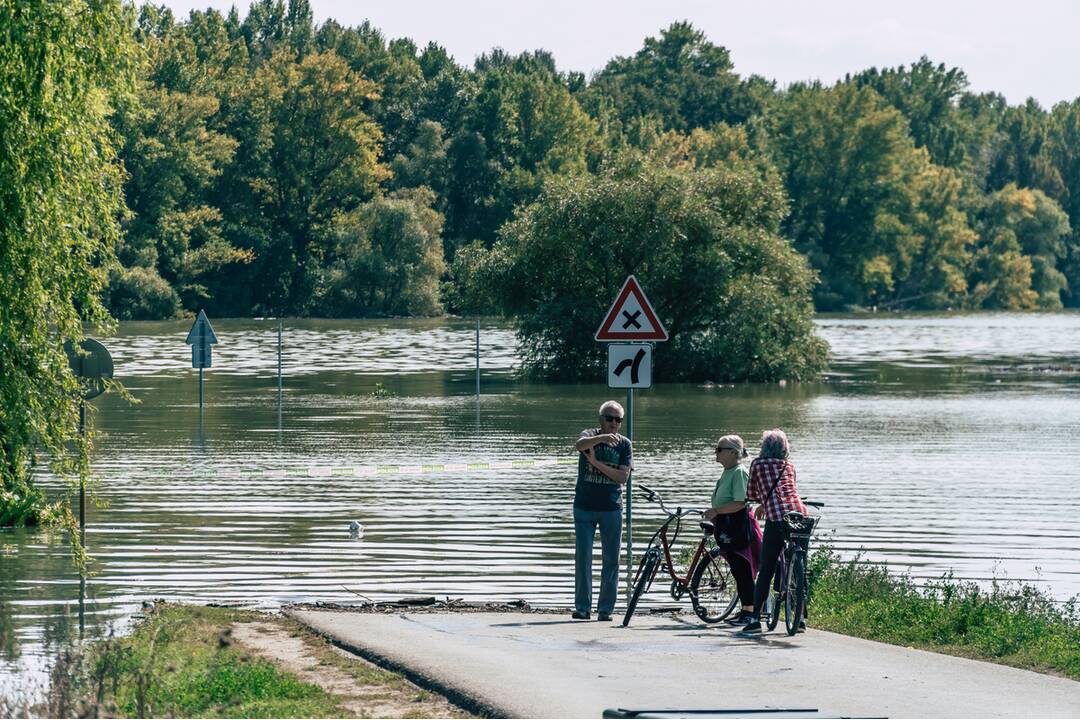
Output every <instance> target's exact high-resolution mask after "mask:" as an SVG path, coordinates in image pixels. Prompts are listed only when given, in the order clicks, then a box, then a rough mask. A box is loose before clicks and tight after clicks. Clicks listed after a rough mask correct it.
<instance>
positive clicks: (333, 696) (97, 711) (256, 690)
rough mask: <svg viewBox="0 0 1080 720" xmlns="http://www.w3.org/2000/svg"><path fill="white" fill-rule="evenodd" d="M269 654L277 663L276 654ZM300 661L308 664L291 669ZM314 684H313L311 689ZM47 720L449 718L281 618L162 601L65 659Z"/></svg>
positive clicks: (405, 686)
mask: <svg viewBox="0 0 1080 720" xmlns="http://www.w3.org/2000/svg"><path fill="white" fill-rule="evenodd" d="M275 655H276V657H275ZM298 658H300V659H302V660H304V661H305V662H306V665H307V666H308V667H307V668H302V667H301V665H302V664H303V663H301V664H299V665H298V664H297V659H298ZM316 683H318V684H316ZM35 714H39V715H45V716H47V717H102V716H114V717H295V718H321V717H372V716H374V717H447V716H463V713H461V712H460V711H459V710H457V709H456V708H454V707H452V706H449V705H448V704H447V703H446V701H445V700H443V699H442V698H440V697H437V696H434V695H432V694H430V693H427V692H425V691H422V690H420V689H419V688H416V687H415V686H412V685H410V684H409V683H408V682H407V681H405V680H404V679H403V678H401V677H400V676H399V675H396V674H394V673H391V672H387V671H385V670H382V669H381V668H377V667H375V666H373V665H370V664H369V663H367V662H365V661H363V660H360V659H359V658H355V657H352V656H346V655H345V654H344V653H343V652H342V651H339V650H337V649H336V648H334V647H333V646H331V645H329V644H328V643H327V642H326V641H325V640H323V639H322V638H319V637H317V636H315V635H314V634H312V633H310V632H309V631H307V630H306V629H305V628H303V627H301V626H300V625H299V624H297V623H294V622H292V621H291V620H288V619H285V618H275V617H269V616H266V615H263V614H259V613H254V612H246V611H239V610H231V609H225V608H210V607H201V606H186V605H165V604H159V605H157V606H155V607H154V608H153V609H152V610H150V611H149V612H148V614H147V616H146V618H145V619H143V620H141V621H140V622H139V623H138V624H137V625H136V627H135V629H134V632H133V633H132V634H131V635H130V636H126V637H122V638H112V639H109V640H104V641H101V642H97V643H94V644H92V645H90V646H89V647H87V648H86V649H84V650H82V651H71V652H68V653H65V654H64V655H63V656H62V657H61V658H59V659H58V661H57V664H56V666H55V668H54V669H53V672H52V677H51V683H50V689H49V695H48V701H47V705H46V706H45V707H38V708H35Z"/></svg>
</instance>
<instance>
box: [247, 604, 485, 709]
mask: <svg viewBox="0 0 1080 720" xmlns="http://www.w3.org/2000/svg"><path fill="white" fill-rule="evenodd" d="M231 637H232V640H233V641H235V642H237V643H239V644H240V645H243V646H244V647H245V648H247V649H248V650H249V651H250V652H251V653H253V654H255V655H258V656H260V657H263V658H266V659H267V660H269V661H271V662H272V663H274V664H275V665H277V666H278V667H280V668H281V669H283V670H285V671H287V672H290V673H293V674H294V675H296V676H297V677H298V678H300V679H301V680H303V681H304V682H309V683H312V684H315V685H318V686H320V687H321V688H322V689H323V690H325V691H326V692H327V693H330V694H331V695H333V696H335V698H337V699H339V701H340V704H341V706H342V707H343V708H345V709H346V710H347V711H348V713H349V715H350V716H352V717H383V718H435V717H438V718H444V717H445V718H468V717H473V715H470V714H469V713H467V712H465V711H464V710H462V709H461V708H459V707H457V706H456V705H453V704H452V703H450V702H449V701H448V700H447V699H446V698H444V697H442V696H441V695H438V694H436V693H432V692H430V691H427V690H424V689H422V688H420V687H417V686H416V685H414V684H412V683H411V682H409V681H408V680H406V679H405V678H403V677H401V676H400V675H398V674H396V673H393V672H390V671H388V670H384V669H382V668H380V667H378V666H376V665H373V664H372V663H370V662H368V661H367V660H364V659H363V658H360V657H358V656H356V655H353V654H352V653H349V652H347V651H345V650H342V649H340V648H338V647H336V646H334V645H332V644H331V643H330V642H328V641H327V640H326V639H324V638H322V637H320V636H318V635H316V634H315V633H313V632H311V631H310V630H308V629H307V628H305V627H304V626H302V625H300V624H299V623H297V622H295V621H293V620H291V619H288V618H267V619H266V620H264V621H251V622H237V623H235V624H233V626H232V633H231Z"/></svg>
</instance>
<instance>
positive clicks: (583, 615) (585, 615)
mask: <svg viewBox="0 0 1080 720" xmlns="http://www.w3.org/2000/svg"><path fill="white" fill-rule="evenodd" d="M570 617H572V618H574V619H575V620H588V619H589V611H588V610H575V611H574V612H572V613H570Z"/></svg>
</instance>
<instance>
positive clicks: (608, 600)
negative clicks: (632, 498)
mask: <svg viewBox="0 0 1080 720" xmlns="http://www.w3.org/2000/svg"><path fill="white" fill-rule="evenodd" d="M597 527H599V528H600V548H601V555H602V557H603V559H604V564H603V565H602V566H601V568H600V599H599V601H598V602H597V604H596V610H597V612H602V613H611V612H612V611H614V610H615V597H616V596H617V595H618V593H619V543H620V541H621V540H622V510H602V511H597V510H582V509H581V508H574V570H575V573H574V609H575V610H578V611H579V612H589V609H590V608H591V607H592V558H593V540H594V539H595V538H596V528H597Z"/></svg>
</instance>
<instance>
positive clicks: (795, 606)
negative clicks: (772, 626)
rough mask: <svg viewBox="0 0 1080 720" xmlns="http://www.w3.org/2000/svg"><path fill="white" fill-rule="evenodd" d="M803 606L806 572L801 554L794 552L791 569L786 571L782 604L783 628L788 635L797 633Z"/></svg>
mask: <svg viewBox="0 0 1080 720" xmlns="http://www.w3.org/2000/svg"><path fill="white" fill-rule="evenodd" d="M805 604H806V570H805V568H804V566H803V556H802V553H799V552H796V553H795V554H794V555H793V556H792V558H791V567H790V568H789V569H788V578H787V597H786V599H785V602H784V627H785V628H786V629H787V634H788V635H794V634H795V633H796V632H798V630H799V622H800V621H801V620H802V615H803V607H804V606H805Z"/></svg>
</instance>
